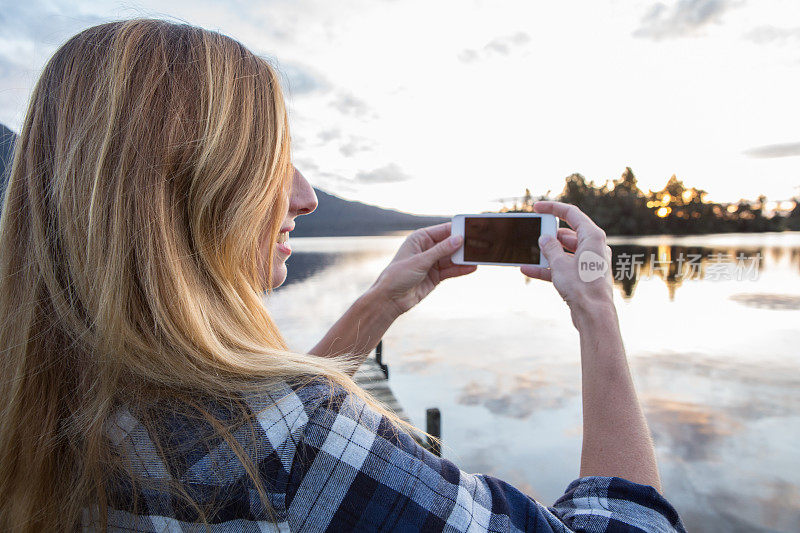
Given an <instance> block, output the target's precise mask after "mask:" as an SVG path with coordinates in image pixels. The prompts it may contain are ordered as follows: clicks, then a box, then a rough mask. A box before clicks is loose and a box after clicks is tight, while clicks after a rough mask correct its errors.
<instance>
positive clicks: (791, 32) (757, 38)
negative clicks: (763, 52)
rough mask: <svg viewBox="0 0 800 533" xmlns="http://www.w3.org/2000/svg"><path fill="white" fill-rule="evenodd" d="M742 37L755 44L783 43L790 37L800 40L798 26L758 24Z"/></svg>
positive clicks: (790, 38)
mask: <svg viewBox="0 0 800 533" xmlns="http://www.w3.org/2000/svg"><path fill="white" fill-rule="evenodd" d="M744 38H745V39H747V40H749V41H753V42H754V43H756V44H769V43H777V44H783V43H785V42H786V41H789V40H792V39H794V40H798V41H800V28H778V27H776V26H759V27H758V28H755V29H753V30H751V31H749V32H747V33H746V34H745V36H744Z"/></svg>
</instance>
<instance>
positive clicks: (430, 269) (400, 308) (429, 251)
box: [370, 222, 478, 316]
mask: <svg viewBox="0 0 800 533" xmlns="http://www.w3.org/2000/svg"><path fill="white" fill-rule="evenodd" d="M450 226H451V223H450V222H445V223H444V224H439V225H436V226H429V227H427V228H421V229H418V230H416V231H415V232H414V233H412V234H411V235H409V236H408V237H407V238H406V240H405V242H403V244H402V245H401V246H400V249H399V250H398V251H397V254H395V256H394V259H392V261H391V263H389V266H387V267H386V268H385V269H384V271H383V272H381V274H380V276H378V279H377V280H376V281H375V283H374V284H373V285H372V288H371V289H370V290H374V291H376V292H377V293H378V294H380V295H381V296H382V301H383V302H384V304H385V305H388V306H390V307H391V308H392V309H393V310H394V312H395V313H396V316H400V315H401V314H403V313H405V312H406V311H408V310H409V309H411V308H412V307H414V306H415V305H417V304H418V303H419V302H420V301H421V300H422V299H423V298H425V297H426V296H427V295H428V294H430V292H431V291H432V290H433V289H434V287H436V285H438V284H439V282H440V281H442V280H443V279H447V278H453V277H456V276H463V275H465V274H470V273H472V272H475V270H476V269H477V268H478V267H477V266H475V265H454V264H453V261H452V260H451V259H450V256H451V255H452V254H453V253H454V252H455V251H456V250H458V248H459V247H460V246H461V243H462V241H463V238H462V237H461V236H456V237H453V238H451V237H450Z"/></svg>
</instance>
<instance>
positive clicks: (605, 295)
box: [522, 201, 661, 491]
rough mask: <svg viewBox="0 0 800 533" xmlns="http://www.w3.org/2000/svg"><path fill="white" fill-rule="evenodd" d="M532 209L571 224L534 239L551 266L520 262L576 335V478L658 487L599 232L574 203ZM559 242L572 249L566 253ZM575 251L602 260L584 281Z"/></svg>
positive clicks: (543, 204) (538, 204)
mask: <svg viewBox="0 0 800 533" xmlns="http://www.w3.org/2000/svg"><path fill="white" fill-rule="evenodd" d="M534 210H535V211H536V212H537V213H552V214H554V215H556V216H557V217H559V218H561V219H562V220H566V221H567V223H569V225H570V226H572V228H574V230H573V229H569V228H561V229H559V230H558V239H553V238H550V239H549V240H548V239H546V238H543V239H541V240H540V246H541V249H542V253H544V255H545V257H547V260H548V262H549V264H550V269H544V268H540V267H522V272H523V273H524V274H526V275H528V276H531V277H535V278H539V279H543V280H547V281H552V282H553V285H554V286H555V288H556V289H557V290H558V292H559V294H560V295H561V297H562V298H564V300H565V301H566V302H567V305H569V308H570V311H571V314H572V322H573V324H574V325H575V327H576V328H577V330H578V333H579V334H580V347H581V369H582V375H583V452H582V454H581V472H580V473H581V476H616V477H621V478H625V479H628V480H630V481H634V482H636V483H641V484H644V485H651V486H653V487H655V488H656V489H657V490H659V491H660V490H661V482H660V480H659V476H658V468H657V466H656V459H655V451H654V449H653V443H652V440H651V439H650V433H649V430H648V428H647V422H646V420H645V418H644V414H643V412H642V408H641V406H640V405H639V400H638V398H637V397H636V391H635V390H634V387H633V381H632V379H631V374H630V370H629V368H628V361H627V358H626V356H625V348H624V346H623V344H622V337H621V335H620V330H619V323H618V320H617V312H616V308H615V307H614V300H613V291H612V279H611V248H609V247H608V246H607V245H606V236H605V232H603V230H602V229H600V228H599V227H597V226H596V225H595V224H594V222H592V220H591V219H590V218H589V217H588V216H587V215H586V214H584V213H583V212H581V211H580V209H578V208H577V207H575V206H574V205H569V204H564V203H561V202H549V201H545V202H536V204H534ZM562 246H563V248H567V250H569V251H570V252H574V254H571V253H567V252H565V251H564V249H563V248H562ZM584 254H587V255H585V256H584ZM589 254H590V255H589ZM582 257H584V258H588V259H591V260H599V259H604V260H605V261H606V270H605V272H604V274H603V276H601V277H599V278H597V279H592V280H591V281H584V280H583V279H581V276H580V274H579V260H580V259H581V258H582Z"/></svg>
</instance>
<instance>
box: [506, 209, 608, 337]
mask: <svg viewBox="0 0 800 533" xmlns="http://www.w3.org/2000/svg"><path fill="white" fill-rule="evenodd" d="M533 210H534V212H536V213H549V214H553V215H555V216H557V217H558V218H560V219H561V220H565V221H566V222H567V224H569V225H570V226H572V229H570V228H559V230H558V234H557V237H558V238H557V239H554V238H552V237H550V236H544V235H543V236H542V237H541V238H540V239H539V247H540V249H541V251H542V253H543V254H544V256H545V257H546V258H547V261H548V263H549V264H550V268H544V267H540V266H531V265H528V266H523V267H520V270H521V271H522V273H523V274H525V275H526V276H529V277H532V278H537V279H542V280H545V281H552V282H553V285H554V286H555V288H556V290H557V291H558V293H559V294H560V295H561V297H562V298H563V299H564V301H566V302H567V305H569V307H570V310H571V311H572V317H573V323H575V325H576V326H577V325H578V324H577V322H576V319H577V318H578V316H579V315H580V314H582V313H586V312H589V313H593V312H595V311H597V310H599V309H603V308H605V309H608V308H613V305H614V304H613V292H612V274H611V248H610V247H609V246H608V245H607V244H606V233H605V231H603V230H602V229H601V228H600V227H598V226H597V224H595V223H594V222H592V219H591V218H589V216H588V215H586V214H585V213H584V212H583V211H581V210H580V209H578V208H577V207H576V206H574V205H571V204H565V203H563V202H553V201H539V202H536V203H535V204H533ZM562 247H563V248H566V249H567V250H568V251H569V252H572V253H568V252H567V251H564V249H563V248H562ZM579 261H584V268H583V270H579V269H580V268H581V266H580V263H579ZM586 261H594V263H595V265H597V264H598V263H599V262H602V261H605V267H604V268H605V270H604V271H603V273H602V275H600V276H599V277H596V279H593V280H591V281H589V280H588V278H590V277H592V275H591V273H592V272H597V271H596V270H593V271H589V270H588V269H587V268H586V266H585V265H586ZM582 278H583V279H582ZM585 279H586V280H587V281H584V280H585Z"/></svg>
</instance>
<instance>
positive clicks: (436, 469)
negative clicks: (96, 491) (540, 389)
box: [84, 383, 685, 532]
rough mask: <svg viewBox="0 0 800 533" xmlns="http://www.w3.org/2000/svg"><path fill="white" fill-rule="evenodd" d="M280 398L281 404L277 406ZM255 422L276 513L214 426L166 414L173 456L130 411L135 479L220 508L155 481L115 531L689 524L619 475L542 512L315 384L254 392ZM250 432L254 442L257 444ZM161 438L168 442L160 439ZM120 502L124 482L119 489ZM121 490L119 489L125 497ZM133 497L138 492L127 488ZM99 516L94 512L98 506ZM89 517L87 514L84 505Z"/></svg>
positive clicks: (125, 430) (575, 486) (256, 455)
mask: <svg viewBox="0 0 800 533" xmlns="http://www.w3.org/2000/svg"><path fill="white" fill-rule="evenodd" d="M276 402H277V403H276ZM247 406H248V408H249V409H251V410H252V412H253V413H254V414H255V415H256V418H257V422H258V423H257V424H254V425H253V426H254V427H255V435H254V434H253V431H254V429H253V427H248V428H247V429H246V430H244V429H241V430H236V431H235V432H234V434H233V436H234V438H235V439H236V440H237V441H238V442H239V443H240V444H241V446H242V447H243V449H244V450H245V452H246V453H247V454H248V455H249V456H250V457H251V458H252V460H253V462H254V463H255V464H256V465H257V467H258V474H259V476H260V478H261V479H262V480H263V482H264V485H265V488H266V489H267V492H268V494H267V496H268V500H269V502H270V505H271V507H272V509H271V512H272V515H273V516H274V520H270V514H269V512H268V511H267V509H265V508H264V506H263V504H262V502H261V499H260V498H259V495H258V493H257V491H256V490H255V488H254V486H253V483H252V481H251V480H250V479H249V478H248V476H247V474H246V473H245V471H244V468H243V466H242V464H241V461H240V460H238V459H237V456H236V455H235V454H234V453H233V450H232V447H231V446H230V445H228V444H227V443H225V442H224V441H218V442H216V443H214V444H213V445H211V446H209V445H208V444H206V445H204V446H196V445H195V444H194V443H196V442H199V441H200V440H201V439H199V438H198V437H197V434H201V433H203V432H205V431H209V430H210V428H200V427H198V424H197V423H196V421H195V422H191V423H190V422H188V420H187V419H186V418H182V417H181V416H179V415H174V414H172V415H166V417H165V419H164V423H163V424H159V428H160V429H159V432H162V431H163V434H162V435H160V437H164V438H166V439H167V441H166V442H168V443H171V444H173V445H175V446H173V450H176V451H174V452H173V453H171V454H169V455H168V456H167V458H166V459H164V457H163V455H160V454H159V453H158V452H157V446H156V445H155V444H154V440H153V439H151V435H149V434H148V432H147V431H146V430H145V429H144V427H143V426H142V425H141V424H140V423H139V422H138V421H137V420H136V419H135V418H134V417H133V416H132V415H131V413H130V412H129V411H127V410H122V411H120V412H119V413H118V414H117V416H116V417H115V419H114V422H113V424H112V425H111V426H110V430H109V431H110V435H111V438H112V440H113V441H114V442H115V443H116V444H117V445H118V446H119V447H120V449H121V450H122V451H123V452H124V453H125V454H126V455H127V457H129V458H130V459H131V461H132V466H133V468H134V469H135V470H137V471H138V473H139V474H142V475H144V476H146V477H147V478H148V479H153V480H155V481H156V482H164V483H175V482H177V483H178V485H179V486H180V487H181V488H182V489H183V490H185V491H186V492H187V494H189V495H190V496H191V497H192V498H193V500H194V501H197V502H200V503H208V501H209V500H213V501H214V502H215V503H216V507H215V509H216V510H215V512H214V513H213V515H211V516H206V520H207V521H208V523H209V524H210V527H209V528H208V529H206V528H205V526H200V525H197V524H196V523H195V522H196V521H198V519H200V516H199V515H198V514H197V511H195V510H194V508H191V507H189V506H187V505H186V504H185V503H183V502H182V501H181V500H179V499H177V498H176V497H174V496H171V495H169V494H168V492H167V491H160V490H157V489H153V488H148V489H141V488H140V489H136V490H137V494H138V499H139V505H138V508H137V509H134V508H133V507H128V508H125V506H124V505H119V504H117V506H116V508H114V509H110V510H109V514H108V519H109V529H110V530H112V531H159V532H161V531H207V530H210V531H237V532H239V531H241V532H251V531H252V532H264V531H281V532H282V531H503V532H506V531H535V532H567V531H585V532H612V531H620V532H622V531H624V532H635V531H647V532H673V531H681V532H683V531H685V530H684V527H683V525H682V524H681V521H680V519H679V517H678V514H677V513H676V511H675V509H674V508H673V507H672V506H671V505H670V504H669V503H668V502H667V501H666V500H665V499H664V498H663V497H662V496H661V495H660V494H659V493H658V492H657V491H656V490H655V489H654V488H653V487H650V486H645V485H639V484H636V483H632V482H630V481H627V480H624V479H621V478H616V477H584V478H580V479H577V480H575V481H573V482H572V483H571V484H570V485H569V487H567V490H566V493H565V494H564V495H563V496H561V497H560V498H559V499H558V500H557V501H556V502H555V504H554V505H553V506H552V507H549V508H548V507H545V506H543V505H542V504H540V503H538V502H537V501H535V500H533V499H531V498H530V497H529V496H527V495H525V494H524V493H522V492H520V491H519V490H517V489H516V488H514V487H512V486H511V485H509V484H507V483H505V482H504V481H501V480H499V479H497V478H494V477H492V476H488V475H481V474H468V473H466V472H463V471H461V470H460V469H459V468H458V467H457V466H456V465H455V464H453V463H452V462H450V461H448V460H447V459H443V458H439V457H436V456H435V455H433V454H431V453H430V452H428V451H427V450H425V449H424V448H422V447H421V446H420V445H419V444H417V442H416V441H415V440H414V439H412V438H411V437H409V436H408V435H406V434H404V433H400V432H398V431H397V430H396V429H395V427H394V426H392V425H391V424H390V423H389V422H388V421H387V420H386V419H385V418H384V417H382V416H381V415H379V414H377V413H376V412H375V411H373V410H371V409H370V408H369V407H367V406H366V405H365V404H364V403H363V401H361V400H360V399H358V398H355V397H353V396H352V395H349V394H347V393H346V392H345V391H343V390H341V389H334V390H333V391H331V389H330V388H329V387H328V386H327V385H323V384H321V383H315V384H312V385H311V386H306V387H302V388H294V387H290V386H288V385H284V386H282V387H281V389H280V390H278V391H274V389H273V392H271V393H269V394H264V395H262V396H261V397H252V398H248V399H247ZM253 436H255V437H256V438H255V439H254V438H253ZM158 442H164V441H163V440H159V441H158ZM116 490H117V495H120V494H121V495H122V498H121V499H120V498H117V499H115V501H125V499H126V498H125V496H126V493H125V491H126V490H133V489H131V488H130V486H129V485H127V486H126V485H124V484H121V485H120V486H119V487H117V489H116ZM120 491H121V492H120ZM127 496H128V497H129V498H128V499H129V500H131V501H132V500H134V498H130V496H131V494H130V493H127ZM95 512H96V509H95ZM86 513H87V514H85V516H84V524H88V523H89V522H88V519H89V518H90V516H91V515H90V514H89V513H90V511H89V510H87V511H86Z"/></svg>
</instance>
